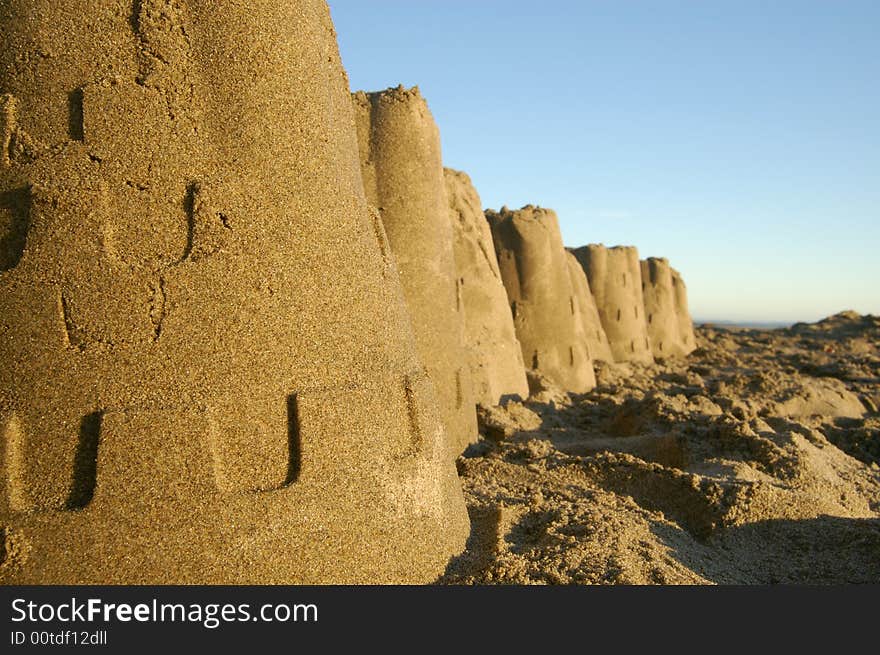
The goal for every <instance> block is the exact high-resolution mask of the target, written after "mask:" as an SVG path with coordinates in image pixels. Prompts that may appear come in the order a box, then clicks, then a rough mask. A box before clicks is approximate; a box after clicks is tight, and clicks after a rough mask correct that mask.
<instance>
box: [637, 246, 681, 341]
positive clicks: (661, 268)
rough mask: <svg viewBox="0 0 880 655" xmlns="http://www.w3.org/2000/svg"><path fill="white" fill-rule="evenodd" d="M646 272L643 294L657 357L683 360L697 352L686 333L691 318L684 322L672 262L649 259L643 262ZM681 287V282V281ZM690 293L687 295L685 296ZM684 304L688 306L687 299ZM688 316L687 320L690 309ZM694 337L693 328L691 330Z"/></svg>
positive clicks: (644, 271) (643, 272)
mask: <svg viewBox="0 0 880 655" xmlns="http://www.w3.org/2000/svg"><path fill="white" fill-rule="evenodd" d="M640 265H641V268H642V292H643V295H644V299H645V317H646V320H647V322H648V340H649V341H650V343H651V351H652V352H653V353H654V357H656V358H658V359H665V358H668V357H683V356H684V355H687V354H688V353H689V352H691V350H693V343H691V344H690V345H689V344H686V343H685V341H686V337H685V334H682V329H683V328H684V327H685V323H687V325H688V326H690V317H689V316H688V317H687V319H686V320H681V317H680V315H679V298H677V297H676V289H675V287H676V284H677V283H676V282H675V281H674V278H673V275H672V268H671V267H670V266H669V261H668V260H667V259H664V258H662V257H649V258H648V259H644V260H642V261H641V262H640ZM678 284H681V278H680V276H679V278H678ZM685 293H686V292H685ZM684 302H685V303H687V298H686V296H685V298H684ZM684 311H685V316H687V309H685V310H684ZM689 331H690V334H691V335H693V327H690V328H689Z"/></svg>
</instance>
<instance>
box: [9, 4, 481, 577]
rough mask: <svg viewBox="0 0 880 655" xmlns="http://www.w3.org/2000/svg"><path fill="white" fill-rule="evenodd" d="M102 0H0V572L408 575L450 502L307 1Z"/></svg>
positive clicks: (439, 555) (423, 556) (459, 521)
mask: <svg viewBox="0 0 880 655" xmlns="http://www.w3.org/2000/svg"><path fill="white" fill-rule="evenodd" d="M120 7H121V5H120V3H119V2H116V1H115V0H114V1H111V0H95V1H93V2H88V3H81V2H72V1H70V0H63V1H57V0H53V1H52V2H49V1H48V0H31V1H29V2H16V3H7V5H6V6H4V8H3V11H2V12H0V34H2V39H3V43H2V47H0V60H2V61H0V91H2V92H3V93H2V94H0V96H2V100H0V141H2V146H3V148H2V158H0V159H2V161H0V218H2V220H0V229H2V230H3V233H2V249H0V251H2V256H0V265H2V272H0V335H2V338H0V359H2V361H3V363H4V365H3V367H2V369H0V436H2V439H0V445H2V452H0V462H2V469H0V473H2V481H3V484H2V492H0V529H2V535H3V551H4V553H5V554H4V555H3V557H2V564H0V580H2V581H3V582H5V583H49V582H51V583H83V582H94V583H151V584H156V583H172V582H173V583H193V582H200V583H220V582H226V583H296V582H364V581H372V582H392V581H396V582H416V581H423V580H427V579H430V578H431V577H433V576H434V575H436V573H437V571H438V570H440V569H442V566H443V564H444V563H445V562H446V560H447V559H448V557H449V556H450V555H452V554H454V553H456V552H458V551H459V550H460V548H461V546H462V545H463V543H464V539H465V535H466V531H467V518H466V515H465V511H464V506H463V503H462V497H461V492H460V489H459V483H458V480H457V479H456V478H455V471H454V468H453V467H452V464H451V461H450V460H451V453H450V451H449V449H448V446H447V444H446V438H445V436H444V433H443V429H442V424H441V423H440V419H439V417H438V416H437V414H436V409H435V403H436V401H435V396H434V392H433V390H432V387H431V384H430V382H429V381H428V380H427V378H426V377H425V376H424V374H423V372H422V369H421V365H420V363H419V360H418V358H417V355H416V348H415V343H414V339H413V335H412V332H411V329H410V327H409V325H408V319H407V317H406V312H405V308H404V307H403V305H402V302H401V294H400V289H399V287H398V286H397V282H396V278H395V277H394V276H393V275H391V273H390V272H389V269H388V262H387V260H385V259H383V257H382V253H381V250H380V248H381V245H382V243H381V239H379V238H378V237H379V235H378V234H377V232H376V230H375V229H374V228H375V226H374V225H373V224H371V221H370V219H369V215H368V211H367V206H366V203H365V200H364V197H363V191H362V188H361V180H360V176H359V175H358V163H357V156H356V153H357V142H356V135H355V132H354V128H353V124H354V122H353V118H352V108H351V101H350V97H349V93H348V89H347V88H346V87H347V85H346V81H345V77H344V74H343V72H342V67H341V64H340V61H339V56H338V53H337V49H336V43H335V36H334V33H333V28H332V25H331V22H330V16H329V11H328V8H327V6H326V4H325V2H324V1H323V0H296V1H292V0H291V1H285V2H277V3H256V4H254V3H240V2H223V3H219V5H218V3H210V2H202V1H190V2H177V1H172V0H143V1H142V2H138V3H135V12H134V14H133V15H132V14H131V12H130V5H129V6H128V7H124V8H122V9H123V10H122V11H121V10H120ZM291 125H295V127H296V129H291ZM438 176H439V172H438ZM438 184H441V185H442V179H440V178H439V177H438ZM440 206H441V208H442V209H444V210H445V201H444V203H443V204H442V205H440ZM292 553H293V554H295V555H294V556H292V555H291V554H292Z"/></svg>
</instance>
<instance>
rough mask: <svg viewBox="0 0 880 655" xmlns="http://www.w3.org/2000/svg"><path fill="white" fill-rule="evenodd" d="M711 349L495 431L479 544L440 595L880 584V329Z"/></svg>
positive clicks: (507, 413) (473, 489) (471, 483)
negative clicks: (493, 590)
mask: <svg viewBox="0 0 880 655" xmlns="http://www.w3.org/2000/svg"><path fill="white" fill-rule="evenodd" d="M697 345H698V349H697V350H696V351H695V352H694V353H692V354H691V356H690V357H689V358H687V359H686V360H670V361H668V362H666V363H663V364H654V365H649V366H643V365H639V364H615V365H601V366H600V367H599V369H598V380H599V384H598V386H597V388H596V389H595V390H594V391H592V392H591V393H589V394H586V395H582V396H567V395H566V394H564V393H562V392H561V391H559V390H553V389H552V388H549V387H548V386H547V382H546V380H544V381H541V383H540V385H539V386H541V389H540V393H539V394H538V395H537V396H536V397H535V398H533V399H532V400H530V401H529V402H527V403H525V404H511V405H508V407H507V409H506V410H505V409H500V408H499V409H496V410H495V411H494V412H493V414H492V415H483V417H482V421H483V426H482V429H483V432H484V434H487V435H489V436H490V437H491V439H487V440H485V441H482V442H481V443H480V444H479V445H478V446H476V447H474V448H472V450H471V452H470V453H469V454H468V456H467V457H463V458H461V459H460V460H459V471H460V473H461V476H462V480H463V482H464V485H465V492H466V498H467V503H468V507H469V511H470V515H471V520H472V522H473V530H472V533H471V539H470V542H469V546H468V550H467V551H466V553H465V554H464V555H462V556H461V557H459V558H456V559H455V560H454V561H453V562H452V564H451V565H450V566H449V568H448V570H447V573H446V575H445V576H444V577H442V578H441V580H440V581H441V582H444V583H453V584H454V583H475V582H477V583H527V584H529V583H538V584H544V583H578V584H581V583H584V584H586V583H599V584H658V583H659V584H664V583H736V584H752V583H777V582H779V583H821V584H824V583H844V582H871V583H878V582H880V415H878V412H877V407H878V403H880V319H878V318H872V317H860V316H858V315H853V314H843V315H838V316H835V317H832V318H831V319H828V320H826V321H823V322H821V323H819V324H815V325H799V326H795V327H794V328H792V329H789V330H780V331H760V330H726V329H712V328H706V327H704V328H699V329H698V331H697ZM536 390H537V387H536Z"/></svg>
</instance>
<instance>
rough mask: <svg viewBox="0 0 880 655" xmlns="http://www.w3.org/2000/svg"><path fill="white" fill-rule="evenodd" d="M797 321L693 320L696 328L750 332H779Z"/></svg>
mask: <svg viewBox="0 0 880 655" xmlns="http://www.w3.org/2000/svg"><path fill="white" fill-rule="evenodd" d="M795 323H797V321H715V320H705V319H698V320H694V325H695V326H697V327H721V328H748V329H751V330H779V329H782V328H788V327H791V326H792V325H794V324H795Z"/></svg>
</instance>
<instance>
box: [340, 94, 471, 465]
mask: <svg viewBox="0 0 880 655" xmlns="http://www.w3.org/2000/svg"><path fill="white" fill-rule="evenodd" d="M352 98H353V103H354V109H355V119H356V122H357V131H358V143H359V146H360V155H361V170H362V173H363V182H364V189H365V190H366V194H367V199H368V200H369V202H370V203H372V204H373V205H375V206H376V207H378V208H379V212H380V214H381V216H382V223H383V224H384V226H385V231H386V232H387V234H388V241H389V242H390V243H391V251H392V252H393V256H394V259H395V260H396V261H397V266H398V268H399V270H400V278H401V282H402V284H403V290H404V295H405V296H406V304H407V307H408V308H409V313H410V316H411V318H412V324H413V329H414V330H415V335H416V342H417V344H418V349H419V354H420V355H421V358H422V361H423V362H424V363H425V366H426V367H427V369H428V375H429V377H430V378H431V380H432V381H433V382H434V386H435V388H436V390H437V395H438V397H439V399H440V409H441V413H442V415H443V417H444V422H445V424H446V430H447V433H448V435H449V439H450V441H451V444H452V446H453V449H454V450H455V453H456V454H458V453H459V452H461V451H462V450H464V448H465V447H466V446H467V445H468V444H469V443H472V442H473V441H476V439H477V422H476V421H477V418H476V405H475V403H474V396H473V391H472V385H471V377H470V367H469V366H468V363H467V358H466V355H465V345H464V311H463V310H464V307H463V304H462V302H461V298H460V291H459V288H458V286H459V285H458V282H457V280H458V276H457V275H456V273H455V257H454V254H453V250H452V239H453V237H452V234H453V233H452V223H451V221H450V219H449V208H448V203H447V199H446V185H445V182H444V180H443V164H442V159H441V154H440V133H439V131H438V129H437V125H436V124H435V123H434V119H433V118H432V117H431V113H430V111H429V110H428V105H427V103H426V102H425V100H424V99H423V98H422V96H421V94H420V93H419V90H418V88H413V89H404V88H403V87H398V88H396V89H388V90H387V91H382V92H379V93H370V94H367V93H364V92H358V93H355V94H354V95H353V96H352Z"/></svg>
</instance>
